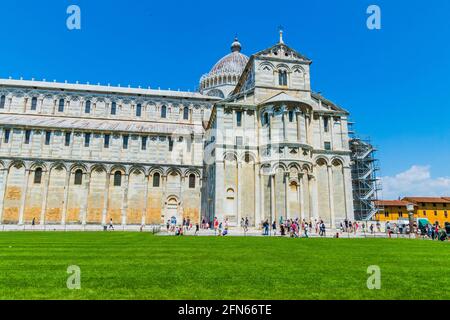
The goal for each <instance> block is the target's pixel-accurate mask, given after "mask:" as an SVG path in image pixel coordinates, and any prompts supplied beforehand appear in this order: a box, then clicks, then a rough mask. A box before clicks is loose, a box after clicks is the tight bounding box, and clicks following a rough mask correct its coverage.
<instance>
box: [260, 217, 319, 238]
mask: <svg viewBox="0 0 450 320" xmlns="http://www.w3.org/2000/svg"><path fill="white" fill-rule="evenodd" d="M262 227H263V235H264V236H269V235H274V236H276V235H280V236H290V237H292V238H298V237H305V238H308V237H309V236H308V235H309V234H311V233H312V232H315V233H316V234H318V235H319V236H321V237H325V236H326V226H325V223H324V222H323V220H317V219H315V220H314V222H312V221H311V220H310V221H306V219H302V220H300V219H299V218H296V219H286V220H285V219H284V218H283V217H282V216H281V217H280V218H279V220H278V224H277V221H273V222H272V223H270V222H269V220H265V221H264V222H263V223H262Z"/></svg>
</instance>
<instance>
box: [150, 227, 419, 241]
mask: <svg viewBox="0 0 450 320" xmlns="http://www.w3.org/2000/svg"><path fill="white" fill-rule="evenodd" d="M228 232H229V233H228V234H227V237H228V236H230V237H235V236H237V237H244V236H246V237H264V236H263V234H262V230H257V229H249V230H248V232H244V230H243V229H242V228H229V230H228ZM158 235H159V236H174V232H167V229H166V228H162V229H161V232H160V233H158ZM184 236H217V233H215V232H214V230H204V229H202V230H200V232H199V233H198V234H197V235H195V230H190V231H187V232H185V233H184ZM335 236H336V231H335V230H329V229H327V232H326V236H325V237H326V238H334V237H335ZM268 237H286V238H287V237H289V236H288V235H285V236H281V235H280V233H279V232H278V231H277V234H275V235H274V234H273V233H272V234H270V235H269V236H268ZM301 237H302V238H303V237H304V235H303V234H302V236H301ZM308 237H309V238H320V236H319V234H317V233H315V232H312V233H308ZM339 238H352V239H355V238H388V235H387V234H386V233H384V232H376V233H374V234H370V233H363V232H357V233H356V234H355V233H353V232H352V233H348V232H339ZM392 238H405V239H409V238H410V237H409V235H392ZM411 238H414V236H413V235H412V236H411Z"/></svg>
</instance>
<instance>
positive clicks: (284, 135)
mask: <svg viewBox="0 0 450 320" xmlns="http://www.w3.org/2000/svg"><path fill="white" fill-rule="evenodd" d="M281 120H282V122H283V141H286V140H287V135H286V112H283V115H282V117H281Z"/></svg>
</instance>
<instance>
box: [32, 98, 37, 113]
mask: <svg viewBox="0 0 450 320" xmlns="http://www.w3.org/2000/svg"><path fill="white" fill-rule="evenodd" d="M36 108H37V98H36V97H33V98H32V99H31V110H36Z"/></svg>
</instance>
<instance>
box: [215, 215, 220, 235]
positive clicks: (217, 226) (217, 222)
mask: <svg viewBox="0 0 450 320" xmlns="http://www.w3.org/2000/svg"><path fill="white" fill-rule="evenodd" d="M218 229H219V220H218V219H217V217H214V235H217V230H218Z"/></svg>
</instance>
